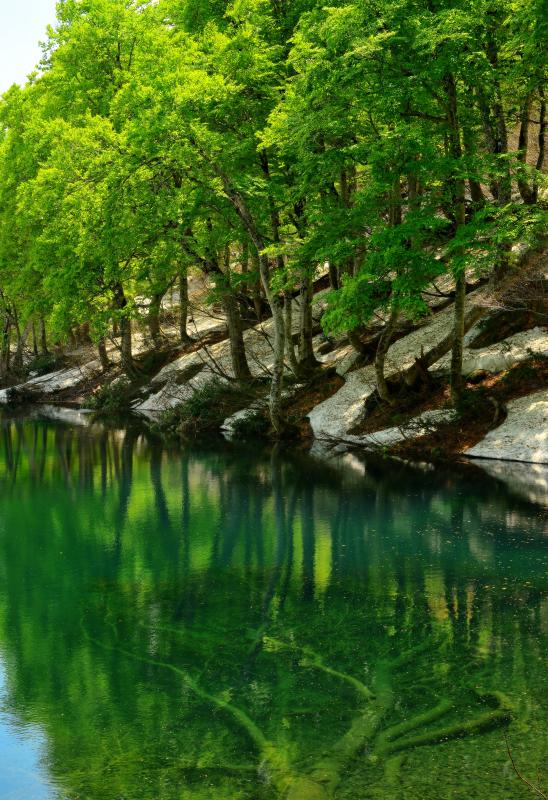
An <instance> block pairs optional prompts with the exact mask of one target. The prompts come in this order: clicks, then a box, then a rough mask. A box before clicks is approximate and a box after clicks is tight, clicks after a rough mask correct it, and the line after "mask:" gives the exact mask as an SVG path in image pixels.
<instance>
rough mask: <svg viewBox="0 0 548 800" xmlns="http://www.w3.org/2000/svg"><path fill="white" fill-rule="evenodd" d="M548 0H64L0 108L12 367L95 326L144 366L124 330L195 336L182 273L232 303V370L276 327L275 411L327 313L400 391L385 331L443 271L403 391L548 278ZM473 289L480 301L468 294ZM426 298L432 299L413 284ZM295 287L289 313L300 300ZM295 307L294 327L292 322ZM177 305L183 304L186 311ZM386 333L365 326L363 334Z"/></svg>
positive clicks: (228, 309)
mask: <svg viewBox="0 0 548 800" xmlns="http://www.w3.org/2000/svg"><path fill="white" fill-rule="evenodd" d="M543 11H545V9H544V8H543V3H542V0H523V2H517V1H516V0H472V2H459V1H458V0H456V1H455V0H413V1H412V0H397V2H393V1H392V2H383V0H366V1H365V2H360V3H356V4H349V3H346V2H339V3H338V2H333V3H332V4H331V5H329V6H325V5H324V4H323V3H319V2H317V0H235V1H234V2H229V3H227V2H225V0H157V1H151V2H147V0H140V1H137V0H61V2H59V3H58V5H57V21H56V23H55V24H54V25H53V26H52V27H50V28H49V30H48V32H47V38H46V40H45V42H44V44H43V60H42V62H41V64H40V65H39V68H38V69H37V71H36V72H35V73H33V74H32V75H31V76H30V78H29V80H28V83H27V84H26V85H25V86H24V87H22V88H21V87H19V86H17V85H14V86H13V87H12V88H11V89H10V90H9V91H7V92H6V93H5V94H4V96H3V98H2V100H1V102H0V119H1V133H0V136H1V139H0V331H1V333H0V337H1V343H0V350H1V355H0V376H1V380H2V383H3V385H7V386H9V385H12V384H14V383H17V381H18V380H20V379H21V375H22V374H24V370H25V363H26V362H27V361H28V358H27V357H26V356H25V353H27V352H29V351H30V353H31V356H33V357H34V360H35V361H36V360H37V359H38V361H39V360H40V359H42V360H44V359H46V361H47V357H48V355H49V354H50V352H51V351H52V349H54V348H57V349H59V348H62V347H68V346H70V344H74V342H76V341H81V340H82V337H83V338H85V339H86V340H87V341H89V342H90V343H92V344H93V346H94V347H96V348H97V354H98V355H97V357H98V358H99V359H100V363H101V366H102V369H103V370H104V372H105V374H107V373H108V371H109V369H110V367H111V356H110V353H111V352H112V347H110V349H109V347H108V345H112V343H115V345H116V347H115V349H116V352H117V353H118V358H119V361H120V364H121V369H122V371H123V373H124V374H125V375H126V377H127V379H128V380H129V381H139V379H140V375H141V377H142V370H143V365H142V363H141V362H140V361H139V360H138V359H136V357H135V353H134V337H133V336H132V333H133V334H134V332H135V330H136V329H141V330H144V331H145V335H146V337H147V341H148V342H149V343H150V348H149V349H150V351H151V352H153V353H154V352H155V351H156V352H163V350H164V349H165V347H166V341H165V336H164V334H163V331H162V324H161V323H162V314H163V313H165V311H164V306H163V303H164V301H165V298H166V297H167V296H168V294H170V293H171V297H173V296H175V297H176V303H175V305H174V306H173V309H175V311H176V315H177V321H176V330H177V331H178V342H175V343H174V342H173V341H171V342H170V343H169V344H170V346H171V347H173V346H175V345H176V346H178V347H179V352H180V351H181V349H182V351H184V348H192V347H193V345H194V342H193V335H192V331H191V330H190V329H189V325H188V315H189V299H188V298H189V283H190V282H191V281H192V278H193V276H197V275H203V276H205V280H206V281H207V287H208V290H207V292H205V293H203V295H202V296H201V299H200V302H201V303H203V305H204V307H205V308H208V307H212V306H215V307H218V308H220V309H222V315H223V318H224V319H225V321H226V327H227V335H228V341H229V345H230V359H231V375H232V380H233V381H234V382H235V383H237V384H240V385H245V384H249V383H250V382H251V381H252V371H251V369H250V365H249V356H248V352H247V349H246V340H245V337H244V333H245V331H246V329H247V328H249V327H250V326H252V325H254V324H256V322H257V321H260V320H264V319H269V320H271V325H272V331H273V336H272V349H273V360H272V368H271V370H270V372H269V379H268V387H267V391H268V407H269V416H270V423H271V426H272V430H273V432H274V434H275V435H281V433H282V432H283V429H284V425H285V415H284V410H283V403H282V398H283V391H284V381H285V382H287V381H288V380H294V381H301V382H302V381H306V380H310V379H311V376H312V379H313V376H314V375H315V374H316V371H317V367H318V361H317V353H316V351H315V348H314V346H313V337H314V335H315V334H316V333H317V330H316V327H315V321H314V319H313V309H314V303H315V295H316V294H317V291H318V288H319V287H322V288H324V289H326V288H328V291H327V294H326V298H327V299H326V308H325V311H324V313H323V314H322V318H321V327H322V330H323V332H324V334H325V335H326V336H335V335H337V336H341V335H344V336H346V337H347V338H348V340H349V342H350V343H351V344H352V347H353V348H354V349H355V350H356V351H357V352H358V353H359V354H361V355H362V356H363V357H365V356H366V355H369V357H370V358H371V361H372V363H373V364H374V368H375V380H376V390H377V394H378V397H379V399H380V400H381V401H382V402H386V403H390V402H392V401H393V398H392V393H393V392H394V391H395V388H394V386H393V385H391V383H390V382H389V381H388V380H387V376H386V369H385V359H386V354H387V351H388V348H389V347H390V345H391V343H392V341H393V340H394V339H395V338H397V337H398V336H399V335H401V330H402V325H407V326H409V325H410V324H411V325H412V324H415V323H416V322H418V321H420V320H421V319H422V318H423V317H425V315H427V314H428V313H429V305H428V302H427V300H426V299H425V298H426V296H427V292H428V288H429V287H431V286H432V284H433V282H435V281H442V282H443V281H445V283H444V284H443V285H445V286H448V287H450V288H449V289H448V291H447V298H450V299H451V301H452V303H453V306H452V309H453V310H452V312H451V316H450V319H449V320H448V322H447V329H446V331H445V334H446V335H444V336H443V337H442V339H441V340H440V341H439V342H438V344H437V346H436V347H435V348H433V350H431V351H429V352H427V353H423V352H421V354H420V356H419V357H417V358H416V359H415V361H414V363H413V364H412V365H411V366H410V367H408V368H407V369H406V370H405V371H403V372H402V374H401V375H400V386H399V387H396V391H397V392H401V391H402V388H401V387H402V386H403V391H408V390H409V389H410V387H413V385H414V384H415V383H416V382H417V381H418V380H420V379H421V377H423V376H424V374H425V372H426V373H427V371H428V369H429V368H430V367H431V366H432V365H433V364H434V363H435V362H436V361H437V360H438V359H439V358H440V357H441V356H443V355H445V354H446V353H450V370H449V372H450V391H451V398H452V401H453V402H454V403H455V402H457V401H458V399H459V397H460V396H461V394H462V391H463V386H464V378H463V374H462V359H463V339H464V336H465V334H466V332H467V331H468V330H469V329H470V328H471V327H472V326H473V325H474V324H476V323H477V322H478V320H480V319H481V318H482V317H483V316H485V314H486V313H487V312H488V311H489V310H490V309H491V308H492V307H493V304H496V303H497V299H500V298H502V297H503V296H504V295H505V293H506V292H508V291H509V289H511V288H512V287H513V286H515V285H516V284H520V285H521V284H523V283H524V282H526V281H527V279H528V277H529V276H530V275H531V274H533V273H535V271H537V272H538V269H539V264H541V263H542V259H543V246H544V244H545V222H546V213H545V212H546V201H545V198H546V194H545V187H546V178H545V174H544V154H545V138H546V97H545V90H544V80H545V71H546V58H545V53H546V49H545V44H546V39H547V37H546V34H547V25H548V22H547V16H546V14H545V13H543ZM478 282H479V283H481V284H484V285H485V286H486V287H487V291H488V293H489V298H490V299H489V302H486V301H485V298H484V299H483V301H481V302H471V303H469V302H467V293H468V292H469V290H470V287H471V286H476V285H478ZM425 293H426V294H425ZM295 299H297V300H298V304H297V305H295V303H294V300H295ZM295 308H297V313H298V319H297V320H295V319H294V315H295ZM173 309H172V310H173ZM378 320H381V321H382V325H381V326H380V327H379V326H378V325H377V327H376V329H375V335H373V336H372V335H371V329H370V327H368V326H370V325H371V324H372V322H374V321H378Z"/></svg>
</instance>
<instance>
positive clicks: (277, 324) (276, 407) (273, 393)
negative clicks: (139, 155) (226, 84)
mask: <svg viewBox="0 0 548 800" xmlns="http://www.w3.org/2000/svg"><path fill="white" fill-rule="evenodd" d="M213 166H214V169H215V172H216V174H217V175H218V176H219V177H220V178H221V180H222V183H223V188H224V191H225V195H226V197H227V199H228V200H229V202H230V203H231V205H232V206H233V208H234V210H235V212H236V213H237V214H238V216H239V217H240V219H241V221H242V223H243V225H244V227H245V229H246V231H247V232H248V234H249V237H250V239H251V241H252V242H253V245H254V247H255V249H256V250H257V257H258V261H259V274H260V276H261V283H262V285H263V289H264V292H265V295H266V299H267V300H268V304H269V306H270V309H271V311H272V322H273V325H274V342H273V349H274V367H273V371H272V380H271V383H270V397H269V408H270V420H271V422H272V427H273V428H274V431H275V432H276V434H277V435H278V436H279V435H281V434H282V432H283V429H284V427H285V425H284V419H283V416H282V409H281V400H282V390H283V377H284V355H285V325H284V313H283V300H282V298H281V297H280V295H279V294H277V293H274V292H273V291H272V287H271V285H270V264H269V261H268V257H267V256H266V255H265V254H264V249H265V245H266V242H265V240H264V238H263V236H262V234H261V233H260V231H259V228H258V227H257V225H256V224H255V221H254V219H253V217H252V216H251V213H250V211H249V209H248V207H247V204H246V202H245V200H244V198H243V196H242V195H241V194H240V192H238V191H237V190H236V189H234V188H233V187H232V185H231V183H230V180H229V179H228V176H227V175H226V174H225V173H224V172H223V171H222V170H221V169H220V168H219V167H218V165H216V164H215V165H213Z"/></svg>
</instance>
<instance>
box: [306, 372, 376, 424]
mask: <svg viewBox="0 0 548 800" xmlns="http://www.w3.org/2000/svg"><path fill="white" fill-rule="evenodd" d="M374 390H375V370H374V368H373V367H371V366H369V367H364V368H363V369H357V370H355V371H354V372H350V373H349V374H348V376H347V378H346V381H345V382H344V385H343V386H341V388H340V389H339V391H338V392H336V394H334V395H333V396H332V397H328V398H327V400H324V401H323V402H322V403H320V404H319V405H317V406H315V408H313V409H312V411H311V412H310V414H309V415H308V419H309V420H310V425H311V427H312V432H313V433H314V436H315V437H316V438H322V437H325V436H333V437H343V436H344V435H345V434H346V432H347V431H349V430H350V429H351V428H353V427H354V426H355V425H357V424H358V423H359V422H361V420H362V419H363V417H364V415H365V408H364V402H365V400H366V399H367V398H368V397H369V395H371V394H372V393H373V392H374Z"/></svg>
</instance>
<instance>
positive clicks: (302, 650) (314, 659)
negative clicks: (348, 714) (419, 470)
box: [263, 636, 374, 700]
mask: <svg viewBox="0 0 548 800" xmlns="http://www.w3.org/2000/svg"><path fill="white" fill-rule="evenodd" d="M263 642H264V645H265V649H266V650H270V651H281V650H286V651H288V652H291V653H296V654H300V655H302V658H301V660H300V661H299V664H300V666H301V667H305V668H308V669H317V670H320V671H321V672H325V673H326V675H331V676H332V677H333V678H338V679H339V680H341V681H343V682H344V683H348V684H349V686H352V688H353V689H355V690H356V692H357V693H358V694H359V695H360V696H361V697H363V698H364V699H365V700H372V699H374V694H373V692H372V691H371V690H370V689H369V688H368V687H367V686H366V685H365V684H364V683H362V682H361V681H359V680H358V679H357V678H354V677H353V676H352V675H348V673H346V672H340V671H339V670H337V669H333V667H329V666H327V664H324V663H323V661H322V658H321V656H319V655H318V653H316V652H314V650H312V649H311V648H310V647H299V646H298V645H295V644H292V643H290V642H282V641H280V640H279V639H273V638H272V637H270V636H264V637H263Z"/></svg>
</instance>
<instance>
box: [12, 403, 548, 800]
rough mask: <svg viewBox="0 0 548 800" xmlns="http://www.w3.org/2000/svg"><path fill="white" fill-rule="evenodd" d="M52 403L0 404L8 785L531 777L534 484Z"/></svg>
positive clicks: (342, 783) (438, 792) (381, 785)
mask: <svg viewBox="0 0 548 800" xmlns="http://www.w3.org/2000/svg"><path fill="white" fill-rule="evenodd" d="M34 417H35V418H34V419H30V418H29V417H23V416H18V417H10V416H9V415H5V416H4V418H3V420H2V422H1V423H0V424H1V445H0V798H1V800H186V798H192V800H206V799H207V800H210V799H211V800H276V798H280V799H281V798H284V797H287V798H291V800H322V798H330V797H333V798H339V799H340V800H366V799H367V798H379V799H380V798H382V800H396V798H402V799H403V798H405V800H448V799H449V798H452V799H454V800H456V798H461V800H474V798H478V799H479V798H481V800H509V799H510V798H527V797H531V796H533V794H532V792H531V790H529V789H528V788H527V787H526V786H525V785H524V784H523V783H521V782H520V780H519V779H518V778H517V776H516V774H515V771H514V769H513V767H512V764H511V761H510V758H509V754H508V747H509V748H510V752H511V754H512V757H513V759H514V762H515V764H516V766H517V768H518V769H519V770H520V771H521V772H522V773H523V775H524V776H525V777H527V778H528V779H529V780H531V781H533V782H534V783H536V782H537V781H538V780H539V779H538V777H537V771H538V770H539V769H540V768H541V765H542V763H543V758H545V756H546V744H547V734H546V731H547V730H548V712H547V704H548V703H547V670H546V666H547V661H546V656H547V654H548V639H547V633H548V603H547V600H546V590H547V588H548V578H547V576H548V540H547V538H546V536H547V533H548V522H547V517H546V508H545V507H543V506H542V505H539V504H538V503H535V502H533V500H532V499H531V496H530V494H529V496H528V495H527V492H524V491H523V487H522V485H521V484H519V485H518V482H517V481H516V485H515V486H513V485H512V481H511V480H510V481H506V482H503V481H501V480H498V479H496V478H494V477H490V476H489V475H487V474H486V473H484V472H482V471H480V470H479V468H470V469H469V470H462V469H457V468H455V467H447V468H436V469H434V468H431V467H428V466H423V467H422V468H418V467H411V466H408V465H404V464H399V463H396V462H391V461H379V460H374V459H371V460H368V461H360V460H359V459H358V458H357V457H350V458H344V459H341V460H340V462H335V461H334V462H330V463H327V462H325V461H322V460H319V459H314V458H312V457H309V456H307V455H305V454H302V453H295V452H293V453H292V452H283V451H276V450H274V451H272V450H269V449H263V448H262V447H261V446H244V445H238V444H232V445H229V444H226V445H225V444H222V443H214V444H209V445H208V446H203V447H200V448H198V447H185V446H181V447H179V448H177V447H175V446H173V447H167V446H164V445H162V444H161V443H160V442H159V441H157V440H154V439H153V438H150V437H149V436H148V435H147V434H146V433H145V432H144V431H143V430H141V429H140V428H139V427H138V426H134V425H130V426H128V427H126V428H115V427H110V428H108V427H103V426H101V425H99V424H93V425H89V426H85V425H81V424H78V423H79V422H81V419H80V418H79V417H78V415H76V417H78V419H76V418H75V420H74V422H73V424H67V423H66V422H63V421H52V420H51V419H41V418H40V415H39V414H35V415H34ZM540 780H541V782H542V778H541V779H540ZM544 788H545V790H546V783H545V784H544Z"/></svg>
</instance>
